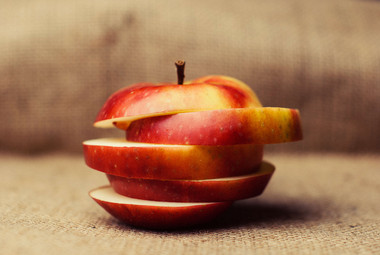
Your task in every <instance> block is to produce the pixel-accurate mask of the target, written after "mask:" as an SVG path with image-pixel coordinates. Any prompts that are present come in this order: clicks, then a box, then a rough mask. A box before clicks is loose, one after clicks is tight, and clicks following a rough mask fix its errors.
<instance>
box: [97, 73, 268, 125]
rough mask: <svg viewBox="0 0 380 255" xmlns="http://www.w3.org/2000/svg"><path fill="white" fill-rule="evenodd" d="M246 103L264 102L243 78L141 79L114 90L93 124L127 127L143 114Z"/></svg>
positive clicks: (217, 107) (209, 108)
mask: <svg viewBox="0 0 380 255" xmlns="http://www.w3.org/2000/svg"><path fill="white" fill-rule="evenodd" d="M245 107H261V103H260V101H259V100H258V98H257V96H256V95H255V93H254V92H253V91H252V90H251V89H249V87H248V85H245V84H244V83H242V82H240V83H231V82H230V81H229V80H226V81H225V82H224V81H223V78H220V79H219V81H218V83H216V82H212V83H207V82H201V83H191V82H190V83H186V84H183V85H178V84H169V83H160V84H153V83H138V84H134V85H132V86H128V87H126V88H123V89H120V90H119V91H117V92H115V93H114V94H112V95H111V96H110V97H109V98H108V99H107V101H106V102H105V104H104V105H103V107H102V108H101V110H100V112H99V113H98V115H97V117H96V120H95V123H94V126H95V127H102V128H107V127H113V126H114V125H116V127H118V128H121V129H125V128H126V127H128V124H129V123H130V122H131V121H133V120H136V119H140V118H146V117H152V116H160V115H170V114H175V113H180V112H193V111H204V110H212V109H226V108H245Z"/></svg>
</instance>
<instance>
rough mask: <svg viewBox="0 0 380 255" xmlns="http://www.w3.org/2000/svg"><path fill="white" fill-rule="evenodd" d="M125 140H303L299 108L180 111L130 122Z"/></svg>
mask: <svg viewBox="0 0 380 255" xmlns="http://www.w3.org/2000/svg"><path fill="white" fill-rule="evenodd" d="M126 138H127V140H128V141H134V142H144V143H161V144H191V145H235V144H272V143H284V142H291V141H297V140H300V139H302V130H301V120H300V115H299V112H298V110H294V109H288V108H277V107H259V108H235V109H223V110H212V111H202V112H189V113H179V114H175V115H170V116H159V117H152V118H147V119H141V120H136V121H134V122H132V123H131V124H130V125H129V127H128V129H127V130H126Z"/></svg>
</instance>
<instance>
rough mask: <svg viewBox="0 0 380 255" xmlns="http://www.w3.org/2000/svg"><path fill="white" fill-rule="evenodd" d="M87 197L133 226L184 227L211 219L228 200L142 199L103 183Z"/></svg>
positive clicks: (151, 227)
mask: <svg viewBox="0 0 380 255" xmlns="http://www.w3.org/2000/svg"><path fill="white" fill-rule="evenodd" d="M89 195H90V197H91V198H92V199H94V200H95V201H96V202H97V203H98V204H99V205H100V206H101V207H103V208H104V209H105V210H106V211H107V212H108V213H110V214H111V215H113V216H114V217H115V218H117V219H119V220H121V221H123V222H125V223H127V224H130V225H132V226H135V227H140V228H149V229H173V228H176V229H177V228H184V227H189V226H194V225H199V224H203V223H206V222H209V221H211V220H213V219H214V218H215V217H217V216H218V215H220V214H221V213H222V212H224V211H225V210H226V209H227V208H228V207H229V206H230V205H231V202H204V203H196V202H194V203H180V202H160V201H152V200H141V199H136V198H130V197H127V196H122V195H120V194H118V193H116V192H115V191H114V190H113V189H112V188H111V187H109V186H105V187H100V188H97V189H95V190H92V191H90V193H89Z"/></svg>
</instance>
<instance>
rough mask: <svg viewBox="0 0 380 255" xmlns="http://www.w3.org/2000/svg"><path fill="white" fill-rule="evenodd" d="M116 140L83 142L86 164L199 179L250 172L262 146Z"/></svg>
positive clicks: (128, 173) (136, 174) (122, 172)
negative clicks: (113, 143) (148, 143)
mask: <svg viewBox="0 0 380 255" xmlns="http://www.w3.org/2000/svg"><path fill="white" fill-rule="evenodd" d="M96 140H99V141H101V140H102V139H96ZM96 140H92V141H96ZM115 141H118V143H119V144H121V145H120V146H105V145H90V144H88V141H85V142H84V143H83V152H84V158H85V162H86V164H87V165H88V166H89V167H91V168H93V169H96V170H98V171H101V172H104V173H107V174H112V175H117V176H122V177H129V178H145V179H190V180H197V179H198V180H199V179H213V178H223V177H229V176H235V175H245V174H249V173H251V172H252V169H255V168H257V167H258V166H259V165H260V163H261V161H262V158H263V145H231V146H192V145H188V146H186V145H182V146H181V145H180V146H172V147H170V148H168V147H161V146H154V147H123V139H122V138H120V139H115ZM100 144H101V143H100Z"/></svg>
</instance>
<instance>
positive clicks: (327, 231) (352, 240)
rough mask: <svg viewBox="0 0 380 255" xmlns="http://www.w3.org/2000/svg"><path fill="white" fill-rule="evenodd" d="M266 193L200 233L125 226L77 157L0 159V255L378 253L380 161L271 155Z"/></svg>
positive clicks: (101, 179) (99, 181)
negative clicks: (96, 196)
mask: <svg viewBox="0 0 380 255" xmlns="http://www.w3.org/2000/svg"><path fill="white" fill-rule="evenodd" d="M266 160H268V161H270V162H272V163H274V164H275V165H276V166H277V169H276V172H275V174H274V175H273V178H272V180H271V182H270V183H269V186H268V187H267V189H266V191H265V192H264V194H263V195H262V196H260V197H258V198H253V199H248V200H244V201H240V202H236V203H235V205H234V207H232V208H231V210H229V211H227V212H226V213H225V214H224V215H222V216H221V217H220V218H218V219H217V220H216V221H214V222H212V223H210V224H209V225H206V226H204V227H201V228H195V229H189V230H183V231H170V232H165V231H162V232H160V231H149V230H143V229H136V228H132V227H129V226H127V225H124V224H122V223H120V222H118V221H117V220H116V219H114V218H112V216H110V215H109V214H108V213H106V212H105V211H104V210H103V209H102V208H101V207H99V206H98V205H97V204H96V203H95V202H94V201H92V200H91V198H90V197H89V196H88V195H87V192H88V191H89V190H90V189H93V188H95V187H97V186H101V185H104V184H106V183H107V180H106V178H105V176H104V174H102V173H100V172H97V171H94V170H91V169H89V168H87V167H86V166H85V165H84V162H83V159H82V158H81V157H77V156H67V155H45V156H39V157H26V156H11V155H8V156H7V155H2V156H0V161H1V165H0V172H1V173H2V178H0V201H1V203H0V219H1V224H0V254H14V255H17V254H31V255H32V254H57V255H59V254H173V255H174V254H207V255H212V254H236V255H240V254H241V255H246V254H378V253H379V252H380V242H379V236H380V218H379V211H380V203H379V198H380V195H379V194H380V172H379V171H378V170H379V169H378V167H379V165H380V158H379V157H378V156H377V157H374V156H342V155H316V154H315V155H295V154H286V155H276V154H271V155H267V156H266Z"/></svg>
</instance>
